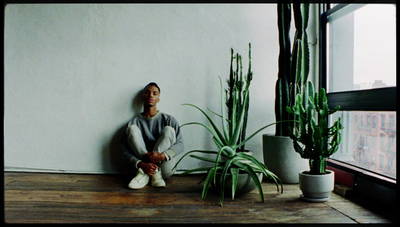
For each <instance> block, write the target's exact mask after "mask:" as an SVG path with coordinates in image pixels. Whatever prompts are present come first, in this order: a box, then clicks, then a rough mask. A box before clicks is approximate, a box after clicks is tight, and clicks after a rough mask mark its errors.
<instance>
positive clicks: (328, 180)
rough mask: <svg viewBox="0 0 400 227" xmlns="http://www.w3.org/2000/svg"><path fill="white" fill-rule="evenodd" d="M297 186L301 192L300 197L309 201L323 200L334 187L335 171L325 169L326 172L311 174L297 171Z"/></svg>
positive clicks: (326, 198) (327, 197)
mask: <svg viewBox="0 0 400 227" xmlns="http://www.w3.org/2000/svg"><path fill="white" fill-rule="evenodd" d="M299 187H300V190H301V191H302V192H303V195H301V196H300V197H301V198H302V199H303V200H306V201H309V202H325V201H327V200H328V199H329V197H330V195H331V192H332V191H333V189H334V187H335V172H333V171H330V170H327V171H326V174H322V175H312V174H308V173H307V172H301V173H299Z"/></svg>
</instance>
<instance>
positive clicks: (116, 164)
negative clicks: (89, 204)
mask: <svg viewBox="0 0 400 227" xmlns="http://www.w3.org/2000/svg"><path fill="white" fill-rule="evenodd" d="M142 93H143V90H140V91H139V92H137V93H136V94H135V96H134V98H133V101H132V106H131V107H132V110H133V116H132V118H133V117H134V116H136V115H138V114H139V113H141V112H142V110H143V100H142ZM132 118H130V119H129V120H131V119H132ZM127 123H128V122H124V123H123V124H122V125H121V126H120V127H118V129H117V130H116V132H114V134H113V136H112V138H111V140H109V138H107V139H106V140H105V141H106V143H105V144H104V149H103V163H104V166H103V167H104V170H105V171H106V173H129V172H131V171H132V168H131V167H130V166H129V165H128V162H127V161H126V160H124V158H123V155H122V149H121V146H120V140H121V137H122V134H123V132H124V130H125V129H126V125H127ZM107 141H108V142H107Z"/></svg>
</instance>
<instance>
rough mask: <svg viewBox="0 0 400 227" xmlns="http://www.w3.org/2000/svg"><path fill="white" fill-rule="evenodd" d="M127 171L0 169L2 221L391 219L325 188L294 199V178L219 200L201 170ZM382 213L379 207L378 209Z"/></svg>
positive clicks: (110, 221)
mask: <svg viewBox="0 0 400 227" xmlns="http://www.w3.org/2000/svg"><path fill="white" fill-rule="evenodd" d="M131 177H132V176H128V175H85V174H65V173H64V174H49V173H14V172H5V173H4V215H5V218H4V220H5V222H6V223H391V222H395V220H393V219H391V218H390V217H389V218H388V217H385V216H382V214H379V211H374V212H372V211H371V210H368V209H365V208H363V207H362V206H360V205H358V204H357V203H354V202H351V201H349V200H347V199H344V198H343V197H340V196H339V195H336V194H334V193H332V195H331V198H330V200H329V201H328V202H325V203H308V202H304V201H302V200H300V199H299V195H300V194H301V191H300V190H299V188H298V185H284V193H283V194H279V193H277V191H276V186H275V184H273V183H270V182H263V190H264V195H265V202H264V203H261V202H260V198H259V195H258V191H257V190H255V191H253V192H251V193H250V194H247V195H244V196H242V197H239V198H235V200H231V199H230V198H226V199H225V203H224V206H223V207H220V206H219V196H218V195H217V194H216V191H215V189H214V188H211V189H210V190H209V193H208V195H207V198H206V199H204V200H203V199H201V190H202V184H198V183H199V181H200V180H201V179H202V177H203V175H188V176H180V175H175V176H173V177H171V178H170V179H167V180H166V183H167V187H166V188H161V189H160V188H152V187H150V186H146V187H145V188H143V189H141V190H131V189H129V188H127V184H128V183H129V181H130V179H131ZM382 213H384V212H382Z"/></svg>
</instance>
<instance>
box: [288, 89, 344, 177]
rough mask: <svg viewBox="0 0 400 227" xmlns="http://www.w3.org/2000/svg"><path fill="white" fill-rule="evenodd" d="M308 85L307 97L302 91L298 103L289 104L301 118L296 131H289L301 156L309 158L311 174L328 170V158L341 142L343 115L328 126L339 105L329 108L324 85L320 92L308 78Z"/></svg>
mask: <svg viewBox="0 0 400 227" xmlns="http://www.w3.org/2000/svg"><path fill="white" fill-rule="evenodd" d="M307 87H308V89H307V90H308V98H307V99H306V100H303V97H302V95H301V94H297V95H296V103H295V105H294V106H292V107H286V109H287V111H288V112H289V113H290V114H292V115H295V116H297V117H298V120H299V125H298V128H297V129H295V130H294V132H293V133H292V132H291V130H290V132H289V133H290V138H291V139H293V144H294V149H295V150H296V152H298V153H299V154H300V156H301V157H302V158H306V159H309V164H310V174H323V173H325V171H326V158H328V157H329V156H331V155H332V154H334V153H335V152H336V151H337V149H338V148H339V144H340V142H341V134H340V130H341V129H343V126H342V124H341V123H340V118H338V120H337V121H336V122H335V123H334V124H333V125H332V126H331V127H328V116H329V115H331V114H333V113H335V112H336V111H338V110H339V108H340V106H337V107H336V108H335V109H334V110H330V109H329V108H328V100H327V98H326V93H325V89H324V88H321V89H320V92H319V93H318V92H316V93H315V94H314V88H313V85H312V83H311V82H308V85H307ZM304 103H307V105H305V104H304ZM316 116H317V117H316ZM316 122H317V123H318V124H317V123H316ZM300 144H302V146H301V145H300ZM328 145H329V146H328Z"/></svg>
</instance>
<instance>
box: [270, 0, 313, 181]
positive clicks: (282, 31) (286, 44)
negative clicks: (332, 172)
mask: <svg viewBox="0 0 400 227" xmlns="http://www.w3.org/2000/svg"><path fill="white" fill-rule="evenodd" d="M277 5H278V6H277V9H278V30H279V71H278V79H277V81H276V87H275V118H276V121H277V122H282V123H280V124H277V125H276V128H275V134H264V135H263V136H262V137H263V155H264V164H265V165H267V166H268V167H269V168H270V170H271V171H273V172H274V173H275V174H276V175H277V176H279V178H280V179H281V180H282V182H283V183H298V182H299V178H298V172H299V171H301V170H304V169H306V168H307V160H304V159H301V158H300V157H299V156H298V155H297V154H296V153H295V151H294V149H293V145H292V140H291V139H290V137H289V135H290V131H289V126H290V128H296V127H297V126H296V123H295V120H297V119H296V117H295V116H293V115H290V114H289V113H288V112H287V111H286V106H293V105H294V100H295V97H296V94H303V97H305V96H306V95H307V94H306V91H305V90H304V87H305V84H306V83H307V78H308V74H309V61H310V57H309V55H310V54H309V48H308V38H307V32H306V29H307V25H308V18H309V7H310V6H309V4H300V3H294V4H293V15H294V22H295V29H296V31H295V36H294V43H293V50H291V49H290V48H291V44H290V37H289V33H290V23H291V11H292V7H291V4H287V3H284V4H283V3H278V4H277Z"/></svg>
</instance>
